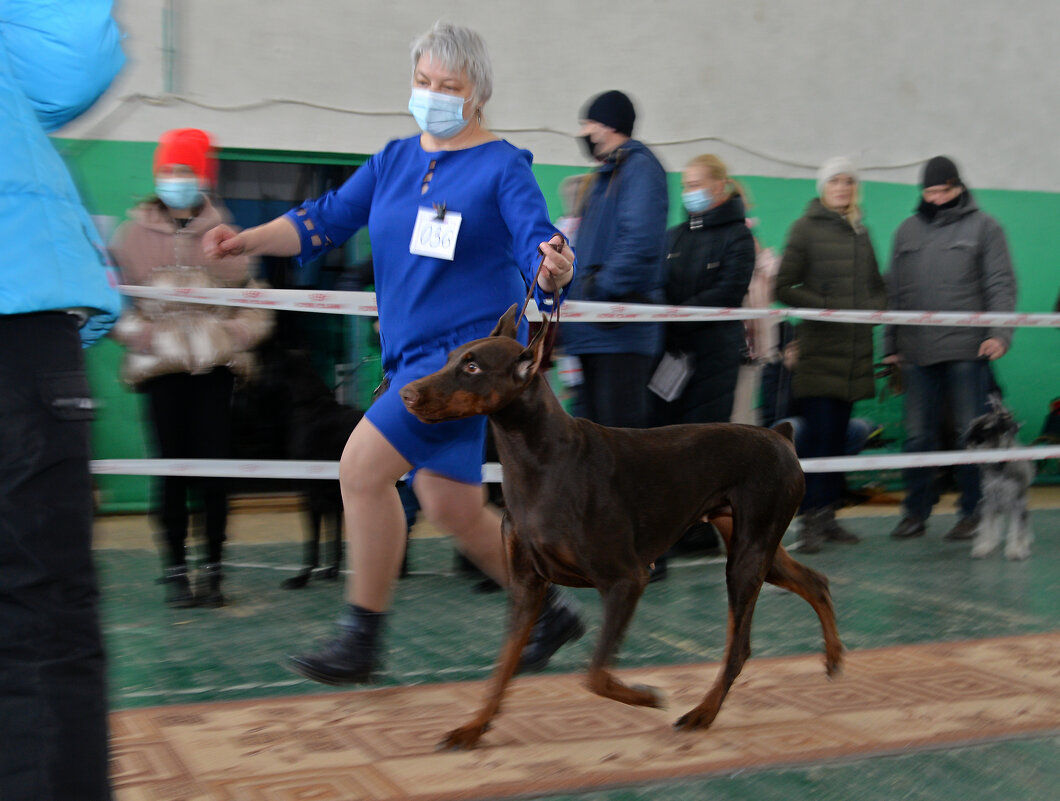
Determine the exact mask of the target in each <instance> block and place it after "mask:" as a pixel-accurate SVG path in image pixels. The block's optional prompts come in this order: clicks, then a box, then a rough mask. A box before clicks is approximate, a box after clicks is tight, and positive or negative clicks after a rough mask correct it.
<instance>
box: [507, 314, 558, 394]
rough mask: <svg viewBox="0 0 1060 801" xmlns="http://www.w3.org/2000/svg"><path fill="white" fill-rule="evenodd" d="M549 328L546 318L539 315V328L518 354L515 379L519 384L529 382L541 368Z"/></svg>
mask: <svg viewBox="0 0 1060 801" xmlns="http://www.w3.org/2000/svg"><path fill="white" fill-rule="evenodd" d="M549 328H550V324H549V320H548V317H547V316H545V315H541V327H540V328H539V329H537V333H536V334H534V338H533V339H532V340H530V344H529V345H527V346H526V348H524V349H523V352H522V353H520V354H519V358H518V360H517V361H516V363H515V377H516V380H517V381H519V382H520V383H524V382H526V381H529V380H530V379H531V378H532V377H533V375H534V373H536V372H537V371H538V370H539V369H540V368H541V361H542V359H543V358H544V356H545V341H546V339H547V338H548V329H549Z"/></svg>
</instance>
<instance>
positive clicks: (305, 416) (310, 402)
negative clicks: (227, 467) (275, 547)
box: [263, 350, 364, 590]
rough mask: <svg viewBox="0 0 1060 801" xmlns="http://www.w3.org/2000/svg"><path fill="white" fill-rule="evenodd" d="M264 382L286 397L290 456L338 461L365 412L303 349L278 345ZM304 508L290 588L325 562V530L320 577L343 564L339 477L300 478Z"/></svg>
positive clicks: (297, 586) (335, 573)
mask: <svg viewBox="0 0 1060 801" xmlns="http://www.w3.org/2000/svg"><path fill="white" fill-rule="evenodd" d="M263 381H265V382H267V383H268V384H269V386H270V388H271V391H272V392H274V393H276V394H278V395H279V396H280V397H281V398H282V399H283V400H282V402H281V404H280V406H281V408H283V409H284V411H285V412H286V415H285V416H286V420H287V425H286V437H285V439H286V448H285V452H286V456H287V458H288V459H295V460H300V461H301V460H305V461H338V460H339V457H340V456H342V449H343V448H344V447H345V446H346V440H348V439H349V438H350V433H351V432H352V431H353V429H354V426H356V425H357V423H359V422H360V421H361V418H362V417H363V416H364V412H362V411H361V410H359V409H353V408H351V407H349V406H343V405H342V404H341V403H339V402H338V401H337V400H335V395H334V393H333V391H332V389H331V387H329V386H328V385H327V384H326V383H325V382H324V380H323V379H322V378H321V377H320V374H319V373H317V371H316V368H314V367H313V363H312V360H311V359H310V357H309V354H308V353H307V352H305V351H301V350H277V351H275V352H274V353H272V354H270V357H269V358H268V359H266V360H265V367H264V375H263ZM299 487H300V488H302V489H303V501H304V507H305V522H306V537H305V552H304V558H303V565H304V566H303V568H302V569H301V571H299V573H298V574H297V575H295V576H293V577H291V578H289V579H286V580H285V581H284V582H283V584H282V585H281V586H283V588H284V589H287V590H293V589H301V588H302V587H304V586H305V585H306V584H307V583H308V582H309V579H310V578H311V577H312V575H313V572H314V571H315V570H316V569H317V568H318V567H319V566H320V564H321V561H320V550H321V548H320V546H321V535H322V534H323V533H324V531H325V529H327V532H328V534H329V536H328V555H327V560H326V567H325V568H324V569H323V570H322V571H320V577H321V578H326V579H336V578H338V575H339V572H340V570H341V567H342V495H341V494H340V492H339V482H338V481H335V480H316V479H309V480H306V481H303V482H300V484H299Z"/></svg>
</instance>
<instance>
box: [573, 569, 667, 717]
mask: <svg viewBox="0 0 1060 801" xmlns="http://www.w3.org/2000/svg"><path fill="white" fill-rule="evenodd" d="M646 581H647V576H644V577H642V578H640V579H639V580H638V579H636V578H633V577H629V578H622V579H619V580H618V581H615V582H614V583H612V584H610V585H609V586H607V587H606V588H605V587H598V589H599V590H600V595H601V596H602V597H603V600H604V622H603V630H602V631H601V633H600V640H599V641H598V642H597V644H596V651H595V652H594V653H593V658H592V662H591V663H590V664H589V678H588V686H589V689H590V690H592V691H593V692H594V693H596V694H597V695H601V696H603V697H604V698H611V699H614V700H615V701H621V702H622V703H623V704H630V705H631V706H651V707H661V706H662V705H663V697H662V694H661V693H660V692H659V691H658V690H656V689H655V688H654V687H647V686H643V685H636V686H632V687H631V686H629V685H626V684H623V683H622V682H621V681H619V680H618V679H617V678H615V676H614V674H612V673H611V672H610V671H609V670H608V668H609V667H610V665H611V664H612V661H613V660H614V657H615V653H616V652H617V651H618V647H619V645H620V644H621V643H622V638H623V636H624V635H625V633H626V629H627V628H628V626H629V622H630V620H632V619H633V612H634V611H635V610H636V608H637V602H638V601H639V600H640V596H641V594H642V593H643V592H644V585H645V583H646Z"/></svg>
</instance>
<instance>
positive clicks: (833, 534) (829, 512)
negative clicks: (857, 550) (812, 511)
mask: <svg viewBox="0 0 1060 801" xmlns="http://www.w3.org/2000/svg"><path fill="white" fill-rule="evenodd" d="M821 528H822V529H823V530H824V538H825V539H826V540H828V541H829V542H841V543H844V544H846V545H856V544H857V543H859V542H861V537H859V536H858V535H857V534H855V533H854V532H853V531H850V530H849V529H846V528H844V527H843V526H841V525H840V524H839V521H838V520H836V519H835V507H834V506H828V507H825V508H824V509H822V510H821Z"/></svg>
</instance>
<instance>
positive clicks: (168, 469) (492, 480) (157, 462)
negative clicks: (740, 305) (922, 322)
mask: <svg viewBox="0 0 1060 801" xmlns="http://www.w3.org/2000/svg"><path fill="white" fill-rule="evenodd" d="M1045 459H1060V445H1048V446H1043V447H1030V448H1004V449H990V450H987V449H983V450H967V451H934V452H930V453H893V454H881V455H879V456H828V457H821V458H816V459H802V460H800V463H801V464H802V469H803V471H804V472H807V473H838V472H852V471H855V470H895V469H901V468H905V467H942V466H945V465H953V464H988V463H995V462H1023V461H1027V462H1029V461H1042V460H1045ZM91 472H93V473H95V474H96V475H111V476H198V477H211V478H270V479H276V478H279V479H318V480H319V479H333V480H337V479H338V477H339V463H338V462H306V461H280V460H261V461H241V460H239V459H100V460H97V461H93V462H92V463H91ZM501 475H502V473H501V466H500V465H499V464H497V463H496V462H489V463H487V464H484V465H483V466H482V477H483V481H485V482H486V483H487V484H497V483H500V481H501Z"/></svg>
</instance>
